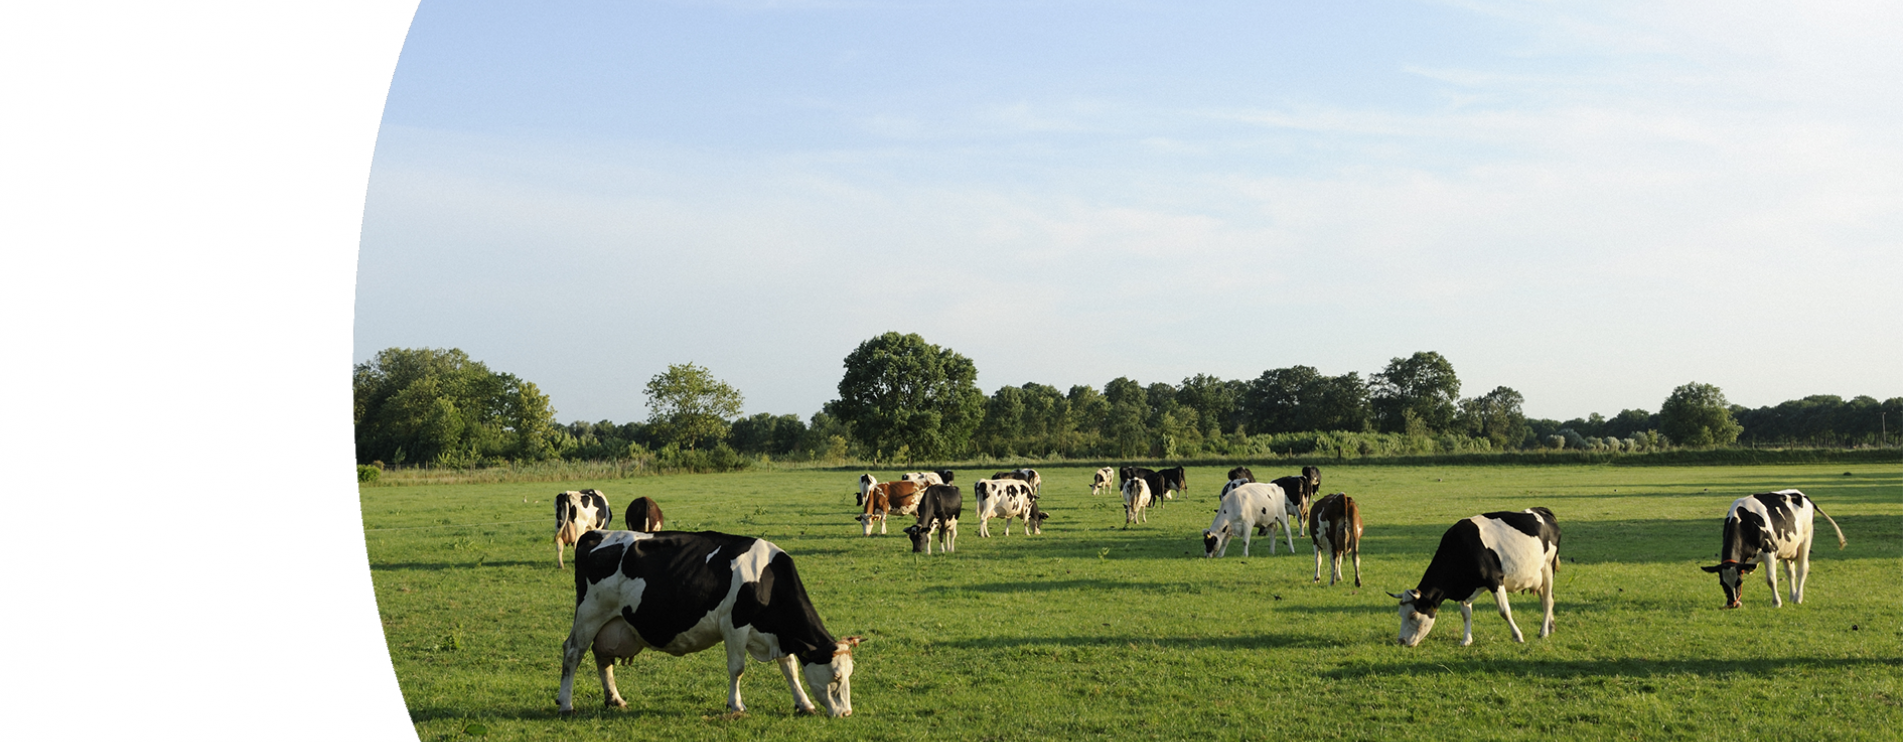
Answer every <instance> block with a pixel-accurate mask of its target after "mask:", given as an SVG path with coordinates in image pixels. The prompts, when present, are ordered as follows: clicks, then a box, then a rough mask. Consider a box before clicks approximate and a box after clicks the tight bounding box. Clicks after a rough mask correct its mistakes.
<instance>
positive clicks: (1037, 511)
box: [1024, 497, 1051, 536]
mask: <svg viewBox="0 0 1903 742" xmlns="http://www.w3.org/2000/svg"><path fill="white" fill-rule="evenodd" d="M1050 517H1051V514H1050V513H1046V512H1044V510H1043V509H1041V508H1039V507H1038V506H1037V498H1036V497H1032V498H1031V514H1030V515H1028V516H1026V517H1025V519H1024V532H1025V533H1027V534H1030V535H1033V536H1041V535H1043V534H1044V521H1045V520H1046V519H1048V518H1050Z"/></svg>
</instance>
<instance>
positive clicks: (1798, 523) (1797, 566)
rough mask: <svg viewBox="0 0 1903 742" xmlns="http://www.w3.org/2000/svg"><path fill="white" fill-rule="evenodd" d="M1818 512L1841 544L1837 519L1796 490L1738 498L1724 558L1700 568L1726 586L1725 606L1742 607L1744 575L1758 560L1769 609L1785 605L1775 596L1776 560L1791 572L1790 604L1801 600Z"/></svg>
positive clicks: (1728, 527)
mask: <svg viewBox="0 0 1903 742" xmlns="http://www.w3.org/2000/svg"><path fill="white" fill-rule="evenodd" d="M1813 513H1815V514H1816V515H1822V516H1824V520H1827V521H1830V528H1831V530H1834V531H1836V532H1837V548H1839V549H1841V548H1844V546H1845V544H1846V543H1847V542H1845V541H1844V532H1843V529H1841V528H1838V527H1837V520H1836V519H1835V518H1832V517H1830V514H1828V513H1825V512H1824V509H1823V508H1820V507H1817V503H1816V501H1814V500H1812V499H1810V498H1809V497H1806V496H1805V495H1804V493H1802V492H1799V491H1797V490H1778V491H1776V492H1766V493H1763V494H1757V495H1752V496H1750V497H1740V498H1738V499H1737V501H1735V502H1733V503H1731V510H1730V511H1729V512H1726V513H1725V529H1724V542H1723V546H1722V548H1721V549H1720V550H1719V552H1718V556H1719V558H1720V559H1721V560H1722V561H1720V562H1718V564H1716V565H1713V566H1710V567H1700V569H1703V570H1705V571H1706V572H1715V573H1717V575H1718V586H1719V587H1722V588H1724V590H1725V607H1726V608H1739V607H1742V606H1743V605H1744V584H1743V583H1744V575H1748V574H1751V573H1752V572H1753V571H1755V570H1756V569H1757V568H1758V565H1760V564H1762V565H1765V566H1766V567H1767V569H1765V571H1764V581H1765V582H1766V583H1767V584H1769V585H1770V586H1771V607H1773V608H1781V607H1783V606H1784V601H1783V599H1781V598H1779V597H1778V594H1777V566H1778V560H1780V559H1782V560H1784V568H1785V569H1786V570H1788V571H1789V572H1790V578H1791V602H1792V603H1800V604H1801V603H1803V602H1804V579H1805V578H1806V577H1809V576H1810V547H1811V542H1812V541H1813V539H1814V537H1815V536H1816V535H1817V531H1816V529H1815V528H1814V527H1813V524H1814V521H1815V520H1816V518H1815V517H1814V516H1813Z"/></svg>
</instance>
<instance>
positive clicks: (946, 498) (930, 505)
mask: <svg viewBox="0 0 1903 742" xmlns="http://www.w3.org/2000/svg"><path fill="white" fill-rule="evenodd" d="M963 508H964V495H963V494H962V493H960V492H959V491H958V488H957V487H953V486H951V485H949V484H936V485H932V486H930V487H927V488H925V492H924V493H923V494H921V495H919V504H918V523H915V524H913V525H909V526H906V527H905V534H906V535H907V536H911V537H912V553H914V554H916V553H918V552H921V551H922V552H925V553H926V554H927V555H929V554H931V553H932V536H933V535H937V536H938V542H939V543H938V546H939V549H938V550H939V552H940V553H944V554H950V553H951V552H952V551H953V547H954V546H955V545H956V543H957V541H958V514H959V511H960V510H962V509H963Z"/></svg>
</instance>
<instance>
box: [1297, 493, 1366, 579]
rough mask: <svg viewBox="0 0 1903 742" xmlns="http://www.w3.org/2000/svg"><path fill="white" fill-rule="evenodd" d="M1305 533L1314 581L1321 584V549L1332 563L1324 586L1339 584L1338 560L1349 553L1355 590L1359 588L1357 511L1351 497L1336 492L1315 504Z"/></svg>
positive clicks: (1359, 513) (1359, 550) (1359, 559)
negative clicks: (1311, 550)
mask: <svg viewBox="0 0 1903 742" xmlns="http://www.w3.org/2000/svg"><path fill="white" fill-rule="evenodd" d="M1308 534H1309V538H1310V539H1312V540H1313V541H1314V542H1315V581H1316V582H1321V581H1322V551H1323V550H1324V549H1325V550H1327V551H1328V554H1329V558H1330V559H1331V560H1332V562H1333V563H1334V571H1333V572H1331V573H1329V577H1328V585H1329V586H1330V587H1333V586H1334V584H1335V583H1337V582H1340V581H1341V558H1342V556H1343V555H1345V554H1349V553H1353V554H1354V558H1355V587H1361V509H1360V508H1359V507H1356V506H1355V498H1352V497H1349V496H1348V494H1347V493H1345V492H1336V493H1335V494H1332V495H1329V496H1327V497H1324V498H1322V499H1321V500H1319V501H1316V503H1315V509H1314V510H1313V511H1310V512H1309V514H1308Z"/></svg>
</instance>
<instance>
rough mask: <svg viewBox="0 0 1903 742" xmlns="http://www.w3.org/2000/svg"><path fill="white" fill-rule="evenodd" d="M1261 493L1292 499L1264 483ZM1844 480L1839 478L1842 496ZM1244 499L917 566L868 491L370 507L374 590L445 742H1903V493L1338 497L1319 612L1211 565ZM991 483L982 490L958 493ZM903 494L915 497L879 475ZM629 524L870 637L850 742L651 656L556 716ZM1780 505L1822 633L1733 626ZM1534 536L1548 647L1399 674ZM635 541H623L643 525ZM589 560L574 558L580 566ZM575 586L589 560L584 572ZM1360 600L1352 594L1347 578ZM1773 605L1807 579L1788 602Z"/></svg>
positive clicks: (1532, 473) (837, 631) (1197, 475)
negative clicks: (1731, 513)
mask: <svg viewBox="0 0 1903 742" xmlns="http://www.w3.org/2000/svg"><path fill="white" fill-rule="evenodd" d="M1253 468H1254V469H1255V471H1256V473H1257V474H1258V476H1261V477H1263V478H1264V479H1266V478H1269V477H1273V476H1282V475H1286V474H1293V473H1295V471H1296V469H1297V468H1298V467H1295V466H1291V467H1288V469H1289V470H1288V471H1268V470H1266V467H1264V466H1256V467H1253ZM1846 468H1848V469H1850V471H1849V474H1848V475H1846V472H1845V469H1846ZM1223 471H1224V469H1221V468H1217V467H1198V468H1193V469H1191V470H1190V477H1189V482H1190V493H1189V495H1188V496H1187V497H1186V498H1183V499H1179V500H1177V501H1175V502H1171V503H1168V504H1166V505H1164V506H1163V507H1162V508H1160V509H1159V510H1157V511H1155V512H1154V513H1152V515H1151V517H1150V521H1149V523H1148V524H1144V525H1139V526H1135V527H1132V528H1130V529H1128V530H1125V529H1124V528H1123V527H1122V520H1123V517H1122V505H1121V502H1120V500H1118V499H1117V497H1116V496H1115V495H1114V494H1105V495H1097V496H1094V497H1093V496H1092V495H1090V494H1089V486H1088V482H1089V479H1090V473H1089V470H1088V469H1084V468H1078V467H1069V468H1066V467H1051V468H1040V472H1042V474H1043V475H1044V494H1043V500H1042V503H1043V507H1044V509H1045V510H1047V511H1049V512H1050V513H1051V518H1050V520H1049V522H1048V524H1047V525H1046V527H1045V531H1044V534H1043V535H1041V536H1028V537H1027V536H1024V535H1022V534H1021V533H1020V532H1019V530H1018V528H1017V527H1015V526H1014V527H1013V528H1012V533H1011V535H1010V536H1009V537H1004V536H1000V535H999V534H1000V533H1001V532H1002V529H1001V528H998V527H996V525H995V524H994V527H993V529H992V531H993V535H992V537H991V538H989V539H983V538H979V537H978V524H977V522H976V519H975V518H966V519H965V520H964V521H963V522H962V528H961V535H960V538H959V540H958V551H957V553H954V554H951V555H949V556H939V555H934V556H931V557H929V558H927V557H922V556H920V557H915V556H913V555H912V554H911V551H910V547H909V544H908V542H907V540H906V538H905V536H904V535H903V534H902V533H900V532H899V528H901V527H903V526H904V525H905V522H903V521H905V520H909V519H897V520H895V522H894V524H893V525H894V527H893V528H891V529H890V533H889V535H886V536H874V537H872V538H865V537H862V536H860V535H859V526H858V524H857V523H855V522H854V521H853V520H852V516H853V515H854V507H853V498H852V491H853V489H854V484H853V483H854V480H855V478H856V476H857V474H858V472H852V471H811V470H808V471H787V472H743V473H735V474H709V475H680V476H670V477H652V478H642V479H630V480H616V481H577V482H567V483H554V484H546V483H538V484H483V485H441V486H414V487H374V488H364V489H363V490H362V491H361V498H362V508H363V515H364V527H365V534H364V535H365V541H366V543H367V548H368V553H369V560H370V568H371V574H372V576H373V578H374V581H375V585H376V591H377V602H378V606H379V609H380V611H381V614H382V618H383V626H384V632H385V635H386V637H387V638H388V641H389V647H390V658H391V661H392V663H393V664H394V665H395V669H396V674H397V677H398V679H399V681H400V682H401V685H402V688H403V692H404V697H405V700H406V702H407V704H408V707H409V709H410V713H411V716H412V718H413V719H414V721H415V723H416V729H417V732H418V734H419V736H420V737H421V738H422V739H424V740H446V739H461V738H463V737H473V736H477V733H482V734H484V735H486V736H487V737H488V738H491V739H549V740H570V739H670V740H688V739H729V738H739V739H754V738H763V739H920V740H923V739H931V740H986V739H1045V738H1058V739H1069V738H1079V737H1104V738H1118V739H1165V740H1183V739H1197V740H1208V739H1214V740H1232V739H1281V738H1303V739H1377V738H1378V739H1432V740H1438V739H1544V738H1549V737H1559V738H1568V739H1678V738H1683V739H1716V738H1720V737H1722V738H1726V739H1883V740H1890V739H1896V738H1898V736H1899V735H1903V732H1899V731H1898V730H1903V683H1900V682H1899V681H1900V680H1903V610H1899V609H1900V608H1903V579H1899V577H1900V576H1903V572H1900V571H1899V568H1900V567H1903V559H1900V558H1903V464H1857V465H1845V464H1834V465H1827V466H1820V465H1808V466H1799V465H1793V466H1749V467H1695V466H1687V467H1656V466H1654V467H1619V466H1525V467H1521V466H1468V467H1456V466H1443V467H1396V466H1335V467H1329V466H1324V467H1323V478H1322V484H1323V490H1324V491H1325V492H1337V491H1345V492H1347V493H1349V494H1350V495H1352V496H1354V497H1355V499H1356V500H1357V501H1358V502H1359V503H1360V504H1361V510H1362V514H1363V519H1364V521H1365V523H1366V528H1367V531H1366V536H1365V537H1364V540H1363V542H1362V544H1363V555H1362V563H1363V570H1362V574H1363V578H1364V580H1365V583H1366V584H1365V586H1364V587H1363V588H1361V589H1360V590H1356V589H1355V588H1354V586H1353V585H1352V583H1350V584H1346V585H1336V586H1334V587H1328V586H1327V581H1326V576H1325V575H1324V579H1323V582H1322V583H1321V584H1320V585H1316V584H1314V583H1312V582H1311V578H1312V576H1313V574H1314V569H1315V562H1314V558H1313V557H1312V556H1311V547H1310V545H1309V544H1308V542H1307V541H1306V540H1305V539H1303V538H1302V537H1300V536H1299V535H1298V536H1297V538H1296V545H1297V549H1296V554H1295V555H1293V556H1291V555H1289V554H1288V552H1287V551H1286V542H1284V541H1282V540H1281V538H1280V535H1279V534H1278V538H1277V547H1276V554H1275V555H1274V556H1269V555H1268V544H1267V543H1266V542H1265V540H1264V539H1262V538H1258V539H1257V540H1256V541H1255V545H1254V550H1253V553H1254V556H1252V557H1249V558H1243V557H1242V556H1241V548H1240V544H1237V545H1236V546H1233V547H1231V549H1230V551H1229V556H1228V557H1227V558H1225V559H1218V560H1209V559H1204V558H1202V554H1201V542H1200V539H1201V530H1202V529H1203V528H1206V527H1208V525H1209V521H1210V518H1211V517H1212V516H1213V514H1214V513H1213V510H1214V508H1215V497H1216V492H1217V490H1218V488H1219V487H1220V485H1221V479H1222V472H1223ZM984 473H988V472H980V471H975V470H960V471H958V480H959V481H958V483H960V484H964V485H967V487H966V493H967V495H966V496H967V508H971V507H972V506H973V505H972V502H971V499H970V494H969V486H968V485H969V481H970V480H971V479H974V478H976V477H977V476H978V475H981V474H984ZM874 474H875V475H876V476H878V477H879V478H880V479H881V480H885V479H891V478H895V477H896V474H897V472H894V471H875V472H874ZM584 487H597V488H600V489H601V490H603V491H604V492H605V493H606V494H607V495H608V497H609V499H610V501H611V502H612V503H613V504H614V505H615V507H616V509H617V511H619V510H620V509H622V508H624V507H625V505H626V503H627V502H628V501H629V500H631V499H633V498H634V497H638V496H641V495H647V496H649V497H653V498H655V499H656V500H657V501H659V502H660V503H661V506H662V507H663V509H664V510H665V511H666V513H667V517H668V526H669V528H671V529H674V530H702V529H707V530H719V531H726V532H729V533H739V534H747V535H756V536H763V537H765V538H768V539H770V540H772V541H773V542H775V543H777V544H779V545H780V546H781V547H782V548H784V549H786V551H788V552H789V553H791V554H792V555H793V557H794V558H795V559H796V560H797V564H798V567H799V569H800V572H801V576H802V578H803V579H804V581H805V583H806V588H807V591H808V593H809V594H810V596H811V598H812V601H813V603H814V605H815V607H816V608H817V609H818V611H819V614H820V615H821V617H823V618H824V619H825V621H826V625H827V628H828V629H830V630H831V631H832V632H833V634H834V635H835V636H840V637H843V636H846V635H848V634H860V635H864V636H866V637H868V642H867V643H866V644H864V645H863V646H861V647H860V648H859V649H858V650H857V652H856V653H855V656H856V657H857V671H856V672H855V674H854V675H853V679H852V681H853V706H854V712H855V713H854V715H853V716H852V717H850V718H847V719H826V718H816V717H796V716H793V715H792V714H791V713H790V711H791V708H792V702H791V699H790V697H789V695H788V693H787V691H786V688H785V684H784V681H783V680H782V679H781V678H780V676H779V673H778V671H777V669H776V668H775V667H774V666H772V665H770V664H754V665H752V666H751V669H750V670H749V671H748V674H747V675H746V678H745V679H744V681H743V683H742V692H743V693H744V695H745V697H746V700H747V703H748V706H749V711H748V712H747V713H746V714H744V715H740V716H728V715H727V714H726V713H725V710H726V709H725V700H726V682H727V681H726V660H725V655H724V653H723V652H722V651H719V650H718V649H715V650H710V651H708V652H703V653H700V654H694V655H688V656H686V657H678V658H677V657H671V656H668V655H665V654H659V653H652V652H650V653H644V654H643V655H641V656H639V657H637V658H635V660H634V662H633V664H632V666H629V667H624V668H618V669H617V677H618V679H619V681H620V688H621V693H622V695H623V696H625V697H626V698H627V699H628V701H629V703H630V707H629V708H628V709H625V710H609V709H604V708H603V707H602V705H601V698H602V694H601V689H600V685H599V684H598V683H597V682H596V679H595V676H594V673H593V672H592V665H591V664H585V666H584V668H583V670H582V671H581V672H580V673H578V674H577V678H576V689H577V690H576V700H575V705H576V708H577V709H578V710H579V712H578V713H576V714H574V715H573V716H570V717H563V716H562V715H560V714H557V713H556V711H555V702H554V698H555V691H556V687H557V683H558V681H559V679H560V671H561V661H560V644H561V641H562V639H563V637H564V636H565V634H566V632H567V630H568V626H569V620H570V614H571V612H572V610H573V606H574V583H573V577H572V572H568V571H562V570H558V569H557V568H556V566H555V554H554V547H553V545H552V544H551V542H550V538H551V536H552V535H553V533H554V522H553V515H552V514H553V506H552V505H551V503H550V495H551V494H552V493H554V492H557V491H560V490H562V489H579V488H584ZM1786 487H1796V488H1798V489H1802V490H1803V491H1804V492H1806V493H1807V494H1809V495H1811V496H1812V497H1813V498H1814V499H1815V500H1816V501H1817V502H1818V503H1819V504H1820V505H1821V506H1822V507H1823V509H1824V510H1825V511H1826V512H1828V513H1830V514H1831V515H1832V516H1834V517H1835V518H1836V520H1837V523H1838V524H1839V525H1841V526H1842V527H1843V531H1844V534H1845V536H1846V537H1848V539H1849V542H1850V543H1849V547H1848V548H1846V549H1843V550H1841V551H1840V550H1838V549H1837V547H1836V541H1835V538H1834V537H1833V536H1831V535H1830V529H1829V525H1828V524H1827V523H1825V522H1824V521H1823V520H1822V519H1819V521H1818V526H1819V529H1820V533H1819V537H1818V545H1817V547H1816V550H1815V551H1814V554H1813V560H1812V570H1811V579H1810V583H1809V586H1808V588H1807V591H1806V595H1805V598H1806V602H1805V603H1804V604H1803V605H1792V604H1789V603H1788V602H1787V603H1786V605H1785V607H1783V608H1780V609H1773V608H1772V607H1771V604H1770V595H1769V593H1768V592H1767V590H1766V589H1765V586H1764V583H1763V581H1762V579H1761V576H1762V572H1760V573H1759V574H1758V575H1753V576H1752V578H1753V579H1752V581H1751V582H1748V583H1747V588H1746V592H1745V598H1744V600H1745V607H1744V608H1743V609H1742V610H1735V611H1724V610H1720V606H1721V604H1722V602H1723V594H1722V592H1721V591H1720V589H1719V587H1718V584H1717V579H1716V578H1715V577H1713V576H1712V575H1708V574H1706V573H1704V572H1702V571H1699V570H1698V566H1699V565H1702V564H1710V563H1713V562H1714V561H1715V559H1716V554H1717V549H1718V539H1719V521H1720V519H1721V518H1722V517H1723V514H1724V511H1725V509H1726V507H1727V506H1728V505H1729V504H1730V503H1731V501H1732V500H1733V499H1735V498H1737V497H1739V496H1742V495H1745V494H1749V493H1752V492H1762V491H1768V490H1773V489H1781V488H1786ZM1534 505H1542V506H1546V507H1548V508H1551V509H1552V510H1553V512H1554V513H1555V515H1556V516H1557V518H1558V520H1559V523H1560V527H1561V530H1562V535H1563V540H1562V544H1561V548H1560V554H1561V556H1562V557H1563V559H1564V563H1563V566H1562V568H1561V570H1560V572H1559V577H1558V586H1557V604H1558V605H1557V608H1556V621H1557V629H1556V632H1555V633H1554V635H1553V636H1551V637H1549V638H1547V639H1539V638H1536V636H1535V634H1536V632H1537V630H1538V627H1539V620H1540V619H1539V616H1540V613H1539V601H1538V599H1537V597H1536V596H1533V595H1525V596H1516V597H1515V598H1514V599H1513V607H1514V609H1515V618H1516V620H1517V621H1518V622H1519V624H1520V627H1521V629H1522V630H1524V631H1525V632H1526V633H1527V636H1528V641H1527V643H1526V644H1515V643H1513V641H1512V639H1511V634H1510V632H1509V631H1508V629H1507V627H1506V625H1505V622H1503V621H1501V620H1500V617H1499V616H1498V614H1496V613H1495V611H1494V606H1493V603H1492V600H1491V599H1489V598H1481V599H1480V600H1479V601H1476V603H1475V605H1474V608H1475V628H1474V644H1473V646H1469V647H1460V646H1457V642H1458V641H1459V639H1460V617H1459V612H1458V610H1456V609H1454V608H1453V604H1449V608H1448V609H1447V610H1446V611H1445V612H1443V613H1442V618H1441V620H1440V622H1439V623H1438V625H1436V627H1435V628H1434V631H1433V633H1432V634H1431V635H1430V636H1429V637H1428V638H1427V640H1426V641H1425V642H1423V643H1422V645H1421V646H1420V647H1416V648H1411V649H1410V648H1403V647H1399V646H1396V645H1395V643H1394V639H1395V634H1396V630H1397V628H1398V626H1399V620H1398V618H1397V617H1396V614H1395V601H1394V600H1393V599H1391V598H1389V597H1387V595H1385V594H1383V591H1395V592H1398V591H1400V590H1402V589H1404V588H1408V587H1412V586H1414V584H1415V583H1416V582H1417V581H1418V580H1419V579H1420V575H1421V572H1422V570H1423V569H1425V567H1426V566H1427V560H1428V559H1429V557H1430V556H1431V555H1432V553H1433V550H1434V548H1435V546H1436V545H1437V544H1438V542H1439V538H1440V534H1441V533H1442V532H1443V531H1444V530H1446V528H1447V527H1448V525H1450V524H1451V523H1453V522H1454V521H1455V520H1457V519H1459V518H1463V517H1467V516H1470V515H1474V514H1476V513H1480V512H1485V511H1492V510H1518V509H1522V508H1526V507H1530V506H1534ZM620 520H621V516H620V514H619V512H617V515H616V525H617V527H618V526H620V525H621V523H620ZM571 555H572V551H571ZM571 568H572V562H571ZM1349 576H1350V579H1351V580H1352V571H1351V569H1350V570H1349ZM1780 582H1783V579H1782V578H1780Z"/></svg>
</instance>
